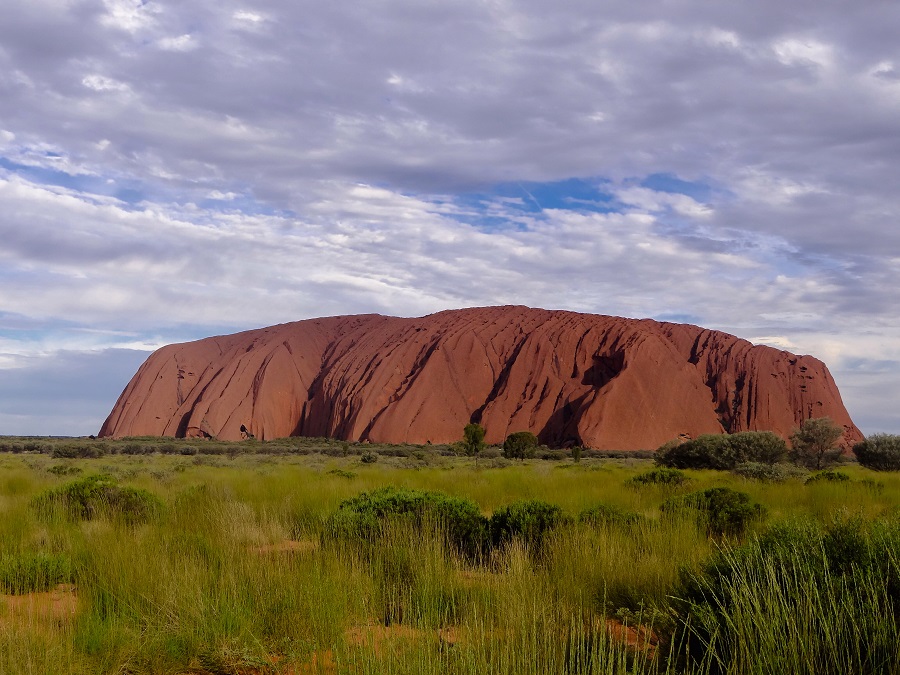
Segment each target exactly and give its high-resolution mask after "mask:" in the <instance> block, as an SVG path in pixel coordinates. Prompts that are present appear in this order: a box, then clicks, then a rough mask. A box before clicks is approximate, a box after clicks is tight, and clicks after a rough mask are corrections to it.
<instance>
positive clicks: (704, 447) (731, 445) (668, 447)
mask: <svg viewBox="0 0 900 675" xmlns="http://www.w3.org/2000/svg"><path fill="white" fill-rule="evenodd" d="M786 455H787V444H786V443H785V442H784V440H783V439H782V438H780V437H779V436H777V435H776V434H774V433H772V432H771V431H742V432H739V433H736V434H702V435H700V436H698V437H697V438H695V439H693V440H689V441H685V442H683V443H682V442H679V441H670V442H668V443H666V444H665V445H663V446H662V447H660V448H659V449H658V450H657V451H656V456H655V460H656V463H657V464H658V465H659V466H668V467H672V468H676V469H723V470H727V469H733V468H734V467H735V466H737V465H738V464H743V463H745V462H760V463H765V464H775V463H776V462H778V461H780V460H781V459H783V458H784V457H785V456H786Z"/></svg>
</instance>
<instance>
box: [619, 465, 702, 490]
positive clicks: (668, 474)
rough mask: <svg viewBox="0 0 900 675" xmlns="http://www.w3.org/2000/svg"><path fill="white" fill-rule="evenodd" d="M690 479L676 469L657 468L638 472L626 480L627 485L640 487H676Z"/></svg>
mask: <svg viewBox="0 0 900 675" xmlns="http://www.w3.org/2000/svg"><path fill="white" fill-rule="evenodd" d="M689 480H690V479H689V478H688V477H687V476H686V475H685V474H684V472H682V471H679V470H678V469H669V468H665V467H663V468H659V469H652V470H650V471H645V472H644V473H639V474H638V475H637V476H635V477H634V478H632V479H630V480H629V481H628V484H629V485H633V486H635V487H642V486H644V485H664V486H667V487H678V486H680V485H684V484H685V483H687V482H688V481H689Z"/></svg>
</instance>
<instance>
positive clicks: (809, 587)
mask: <svg viewBox="0 0 900 675" xmlns="http://www.w3.org/2000/svg"><path fill="white" fill-rule="evenodd" d="M479 442H480V441H479ZM3 443H5V447H4V448H3V449H4V450H5V452H3V453H2V454H0V509H2V511H3V517H2V518H0V672H2V673H7V672H8V673H20V672H21V673H50V672H52V673H133V674H138V673H184V674H186V673H196V674H200V673H217V674H218V673H221V674H241V673H246V674H249V673H253V674H254V675H258V674H263V673H391V674H394V673H397V674H399V673H409V674H412V673H425V674H427V673H459V674H462V673H479V674H481V673H488V674H491V673H498V674H500V673H504V674H505V673H509V674H512V673H516V674H519V673H535V674H537V673H623V674H624V673H685V674H687V673H761V672H790V673H847V672H853V673H882V672H900V654H898V652H897V649H896V644H897V643H898V639H900V615H898V610H897V609H896V608H897V607H898V606H900V474H896V473H892V472H889V471H885V470H883V469H880V470H878V471H875V470H873V469H869V468H866V467H865V466H862V465H859V464H854V463H848V464H844V465H842V466H840V467H839V468H838V469H829V470H826V471H820V472H810V471H808V470H806V469H803V468H797V467H792V468H790V470H788V469H787V468H784V470H783V472H782V474H780V475H779V477H778V479H777V480H772V479H771V478H770V477H768V476H766V475H755V474H754V472H753V471H750V472H746V471H745V472H743V473H741V472H740V471H738V468H739V467H742V466H744V467H745V466H746V465H748V462H746V461H743V460H745V459H746V458H747V455H746V454H744V455H741V456H740V457H739V459H740V460H741V461H735V462H734V464H733V466H731V467H729V468H721V469H695V468H681V469H678V468H672V467H666V466H654V463H653V462H652V461H651V460H650V459H649V458H646V457H643V458H641V457H638V458H635V457H634V456H632V455H630V456H625V455H622V456H614V457H602V456H600V453H595V452H593V451H590V450H588V449H585V450H584V451H583V454H582V456H581V458H580V459H581V461H579V462H577V463H576V462H574V461H573V460H572V458H571V457H569V456H567V455H566V453H562V455H561V458H560V456H559V455H555V454H551V453H550V451H541V450H538V451H537V452H536V455H535V458H533V459H527V458H525V459H524V460H523V459H519V458H518V457H515V458H506V457H503V456H502V454H503V453H502V450H501V449H499V448H493V449H492V448H485V447H482V448H479V451H478V453H476V454H473V455H472V456H466V455H464V454H457V453H456V452H455V451H454V448H452V447H450V446H377V445H356V444H348V443H342V442H338V441H330V440H326V439H285V440H282V441H272V442H260V441H256V440H247V441H244V442H242V443H232V444H226V443H218V442H216V441H196V440H194V441H191V440H173V439H163V440H161V439H126V440H122V441H108V440H104V441H98V440H96V439H76V440H73V439H56V440H54V439H41V440H35V439H6V440H4V441H3ZM25 446H29V447H25ZM529 446H530V443H529ZM729 452H733V451H732V450H729ZM542 454H544V455H545V456H546V457H547V459H540V457H541V455H542ZM367 455H374V456H375V457H377V461H375V462H371V461H365V460H364V457H365V456H367ZM476 458H477V463H476ZM779 458H780V459H784V455H782V454H779ZM753 459H755V460H757V461H756V465H758V467H768V468H769V469H772V468H773V467H774V468H775V469H779V470H780V469H781V468H783V467H787V465H785V464H782V463H778V462H774V463H770V462H769V461H768V460H766V458H764V457H760V456H753ZM763 473H764V472H763Z"/></svg>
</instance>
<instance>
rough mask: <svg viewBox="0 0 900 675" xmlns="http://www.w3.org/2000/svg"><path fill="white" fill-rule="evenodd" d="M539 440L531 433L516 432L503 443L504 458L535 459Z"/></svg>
mask: <svg viewBox="0 0 900 675" xmlns="http://www.w3.org/2000/svg"><path fill="white" fill-rule="evenodd" d="M537 447H538V439H537V436H535V435H534V434H533V433H531V432H530V431H516V432H514V433H511V434H510V435H509V436H507V437H506V440H505V441H503V456H504V457H506V459H520V460H521V459H526V458H531V457H534V454H535V452H536V451H537Z"/></svg>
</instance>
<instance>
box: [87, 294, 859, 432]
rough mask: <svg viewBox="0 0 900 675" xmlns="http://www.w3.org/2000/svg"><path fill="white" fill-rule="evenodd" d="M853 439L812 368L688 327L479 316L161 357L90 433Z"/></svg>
mask: <svg viewBox="0 0 900 675" xmlns="http://www.w3.org/2000/svg"><path fill="white" fill-rule="evenodd" d="M825 416H827V417H830V418H831V419H832V420H834V421H835V422H836V423H837V424H839V425H842V426H843V427H844V430H845V433H844V439H843V441H844V443H845V444H850V443H853V442H856V441H857V440H859V439H861V438H862V434H861V433H860V431H859V430H858V429H857V428H856V426H855V425H854V424H853V422H852V420H851V419H850V416H849V415H848V414H847V411H846V409H845V408H844V405H843V403H842V402H841V398H840V394H839V393H838V390H837V387H836V386H835V383H834V381H833V379H832V378H831V375H830V374H829V372H828V369H827V368H826V367H825V365H824V364H823V363H822V362H821V361H818V360H817V359H815V358H812V357H811V356H795V355H793V354H790V353H788V352H784V351H780V350H777V349H774V348H771V347H763V346H753V345H752V344H750V343H749V342H747V341H746V340H741V339H739V338H736V337H734V336H732V335H728V334H725V333H721V332H716V331H711V330H705V329H703V328H698V327H697V326H689V325H680V324H672V323H660V322H657V321H652V320H633V319H622V318H617V317H610V316H599V315H591V314H576V313H573V312H564V311H547V310H540V309H530V308H527V307H485V308H475V309H462V310H451V311H446V312H440V313H438V314H432V315H430V316H426V317H422V318H415V319H403V318H394V317H385V316H379V315H361V316H344V317H332V318H325V319H310V320H307V321H298V322H296V323H288V324H283V325H279V326H273V327H271V328H263V329H259V330H252V331H247V332H244V333H238V334H235V335H228V336H222V337H213V338H207V339H205V340H199V341H196V342H189V343H185V344H175V345H169V346H167V347H163V348H162V349H160V350H158V351H157V352H155V353H154V354H152V355H151V356H150V358H149V359H148V360H147V361H146V363H144V365H143V366H141V368H140V369H139V370H138V372H137V374H136V375H135V376H134V378H132V380H131V382H130V383H129V384H128V386H127V387H126V388H125V391H124V392H123V393H122V395H121V397H120V398H119V400H118V402H117V403H116V406H115V408H114V409H113V411H112V412H111V413H110V415H109V417H108V419H107V420H106V422H105V423H104V425H103V428H102V429H101V431H100V435H101V436H114V437H121V436H145V435H149V436H176V437H207V436H210V437H216V438H219V439H224V440H237V439H240V438H241V437H242V427H243V428H244V429H246V430H247V431H249V432H250V433H252V434H253V435H255V436H256V438H259V439H272V438H281V437H285V436H327V437H332V438H339V439H344V440H351V441H356V440H370V441H373V442H390V443H401V442H408V443H428V442H431V443H447V442H452V441H456V440H459V439H460V438H461V436H462V429H463V427H464V426H465V425H466V424H468V423H469V422H472V421H476V422H480V423H481V424H483V425H484V426H485V428H486V429H487V436H486V440H487V441H488V442H491V443H499V442H502V441H503V439H504V438H505V437H506V436H507V434H509V433H511V432H513V431H524V430H530V431H532V432H534V433H535V434H537V435H538V437H539V438H540V439H541V441H542V442H544V443H547V444H549V445H553V446H561V445H573V444H581V445H585V446H587V447H592V448H598V449H608V450H636V449H652V448H656V447H658V446H659V445H661V444H663V443H665V442H666V441H668V440H671V439H673V438H677V437H679V436H680V437H691V438H692V437H696V436H698V435H699V434H704V433H723V432H731V433H733V432H738V431H747V430H770V431H774V432H776V433H778V434H780V435H782V436H785V437H786V436H788V435H790V433H791V431H792V429H794V428H796V427H797V426H799V424H800V422H801V421H802V420H803V419H806V418H809V417H825Z"/></svg>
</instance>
